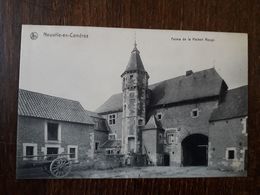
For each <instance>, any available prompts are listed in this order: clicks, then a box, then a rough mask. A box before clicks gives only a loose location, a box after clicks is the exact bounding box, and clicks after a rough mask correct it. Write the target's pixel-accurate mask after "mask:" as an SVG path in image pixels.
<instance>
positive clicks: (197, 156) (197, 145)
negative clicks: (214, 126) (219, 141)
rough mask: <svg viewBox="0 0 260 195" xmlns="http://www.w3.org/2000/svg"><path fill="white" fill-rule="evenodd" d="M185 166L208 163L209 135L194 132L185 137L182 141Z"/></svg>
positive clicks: (205, 164)
mask: <svg viewBox="0 0 260 195" xmlns="http://www.w3.org/2000/svg"><path fill="white" fill-rule="evenodd" d="M181 145H182V165H183V166H207V165H208V137H207V136H205V135H202V134H192V135H189V136H187V137H186V138H185V139H183V141H182V143H181Z"/></svg>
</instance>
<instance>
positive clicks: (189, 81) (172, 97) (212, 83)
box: [96, 68, 226, 113]
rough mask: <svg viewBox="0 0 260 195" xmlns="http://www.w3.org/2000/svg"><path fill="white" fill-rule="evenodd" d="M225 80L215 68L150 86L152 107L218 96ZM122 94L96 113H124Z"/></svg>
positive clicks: (113, 97)
mask: <svg viewBox="0 0 260 195" xmlns="http://www.w3.org/2000/svg"><path fill="white" fill-rule="evenodd" d="M223 85H225V86H226V84H225V82H224V80H223V79H222V78H221V77H220V76H219V74H218V73H217V72H216V70H215V69H214V68H211V69H206V70H202V71H199V72H195V73H193V74H191V75H189V76H186V75H183V76H179V77H175V78H172V79H168V80H165V81H162V82H158V83H155V84H153V85H150V86H149V89H150V90H151V94H152V99H151V104H150V106H159V105H164V104H170V103H178V102H183V101H188V100H194V99H200V98H205V97H211V96H218V95H219V94H220V92H221V89H222V86H223ZM122 102H123V100H122V93H119V94H114V95H112V96H111V97H110V98H109V99H108V100H107V101H106V102H105V103H104V104H103V105H101V106H100V107H99V108H98V109H97V110H96V112H97V113H106V112H112V111H113V112H114V111H122V105H123V103H122Z"/></svg>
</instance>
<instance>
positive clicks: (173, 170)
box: [17, 167, 246, 179]
mask: <svg viewBox="0 0 260 195" xmlns="http://www.w3.org/2000/svg"><path fill="white" fill-rule="evenodd" d="M236 176H240V177H241V176H246V172H228V171H220V170H212V169H209V168H208V167H124V168H115V169H108V170H93V169H91V170H73V169H72V171H71V173H70V174H69V175H68V176H67V178H180V177H181V178H184V177H236ZM17 178H18V179H19V178H20V179H33V178H34V179H40V178H53V177H51V176H50V175H49V174H47V173H46V172H44V171H43V170H42V169H41V168H31V169H22V170H18V171H17Z"/></svg>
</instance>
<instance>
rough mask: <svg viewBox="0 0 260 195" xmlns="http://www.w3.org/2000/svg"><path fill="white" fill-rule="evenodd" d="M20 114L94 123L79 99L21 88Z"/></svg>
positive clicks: (19, 99)
mask: <svg viewBox="0 0 260 195" xmlns="http://www.w3.org/2000/svg"><path fill="white" fill-rule="evenodd" d="M18 115H20V116H28V117H36V118H44V119H52V120H58V121H66V122H74V123H83V124H91V125H93V121H92V119H91V118H90V116H88V115H87V114H86V113H85V110H84V108H83V107H82V106H81V104H80V103H79V102H78V101H74V100H69V99H64V98H60V97H55V96H50V95H46V94H42V93H37V92H32V91H27V90H23V89H19V97H18Z"/></svg>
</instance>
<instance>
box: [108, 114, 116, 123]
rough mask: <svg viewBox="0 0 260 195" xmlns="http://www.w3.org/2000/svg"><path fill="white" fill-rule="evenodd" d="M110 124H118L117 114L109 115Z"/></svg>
mask: <svg viewBox="0 0 260 195" xmlns="http://www.w3.org/2000/svg"><path fill="white" fill-rule="evenodd" d="M108 123H109V125H114V124H116V114H109V115H108Z"/></svg>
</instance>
